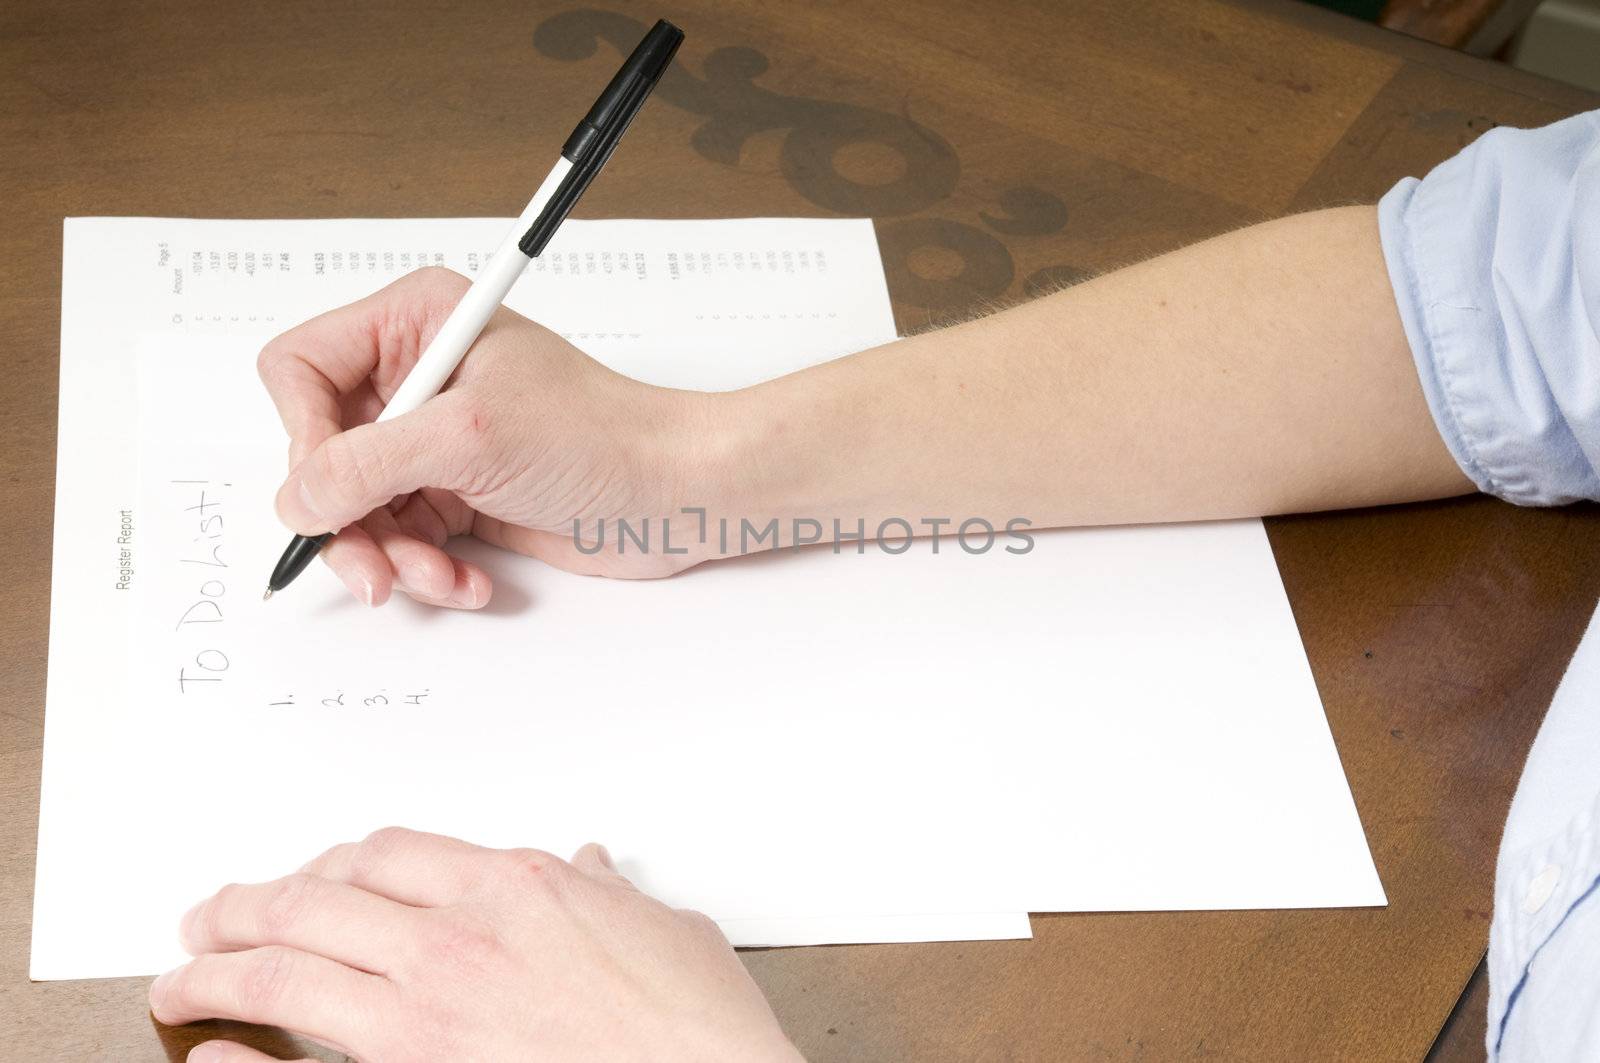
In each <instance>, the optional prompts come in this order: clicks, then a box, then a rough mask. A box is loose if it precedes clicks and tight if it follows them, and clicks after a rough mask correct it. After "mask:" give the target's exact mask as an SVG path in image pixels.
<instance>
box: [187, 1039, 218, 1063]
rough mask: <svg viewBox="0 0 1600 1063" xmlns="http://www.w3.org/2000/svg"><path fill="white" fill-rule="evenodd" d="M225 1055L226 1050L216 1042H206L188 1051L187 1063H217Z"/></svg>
mask: <svg viewBox="0 0 1600 1063" xmlns="http://www.w3.org/2000/svg"><path fill="white" fill-rule="evenodd" d="M226 1055H227V1049H226V1048H224V1047H222V1045H221V1044H219V1043H218V1042H216V1041H206V1042H204V1043H203V1044H198V1045H195V1046H194V1047H193V1048H191V1049H189V1059H188V1061H187V1063H219V1061H220V1060H222V1059H224V1058H225V1057H226Z"/></svg>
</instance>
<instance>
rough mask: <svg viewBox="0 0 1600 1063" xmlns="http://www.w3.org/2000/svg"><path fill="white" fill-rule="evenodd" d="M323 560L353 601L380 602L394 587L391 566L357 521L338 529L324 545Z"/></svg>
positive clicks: (386, 598)
mask: <svg viewBox="0 0 1600 1063" xmlns="http://www.w3.org/2000/svg"><path fill="white" fill-rule="evenodd" d="M320 556H321V557H322V560H323V563H324V564H326V565H327V566H328V567H329V568H331V569H332V570H333V572H334V575H336V576H338V577H339V579H340V581H341V582H342V583H343V584H344V585H345V587H347V588H348V589H349V591H350V593H351V594H353V595H355V597H356V601H358V602H361V603H363V604H364V605H382V604H383V603H384V602H386V601H388V600H389V593H390V591H391V590H392V589H393V587H394V569H393V567H392V566H391V565H390V564H389V559H388V557H387V556H385V554H384V552H383V550H382V549H381V548H380V547H379V546H378V544H377V543H375V542H373V540H372V536H371V535H369V534H367V530H366V529H365V528H363V527H362V526H361V525H359V524H351V525H349V526H348V527H345V528H343V529H341V530H340V532H339V534H337V535H335V536H334V537H333V538H332V539H331V540H329V541H328V543H327V544H326V545H325V546H323V548H322V552H321V555H320Z"/></svg>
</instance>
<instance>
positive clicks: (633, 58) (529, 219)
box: [262, 19, 683, 599]
mask: <svg viewBox="0 0 1600 1063" xmlns="http://www.w3.org/2000/svg"><path fill="white" fill-rule="evenodd" d="M682 42H683V31H682V30H680V29H678V27H676V26H674V25H673V24H672V23H670V22H668V21H666V20H665V19H662V20H661V21H658V22H657V23H656V24H655V26H654V27H652V28H651V30H650V32H649V33H647V34H645V36H644V39H643V40H642V41H640V42H639V45H638V47H636V48H635V49H634V50H633V54H631V55H630V56H628V58H627V61H625V62H624V63H623V64H622V68H621V69H620V70H618V71H617V73H616V76H615V77H613V78H612V79H611V83H610V84H608V85H607V86H606V88H605V91H604V92H602V93H601V94H600V98H599V99H598V100H596V101H595V104H594V106H593V107H591V108H589V113H588V114H587V115H585V116H584V119H583V121H581V122H579V123H578V126H577V128H576V129H574V130H573V131H572V135H571V136H569V137H568V138H567V141H566V143H565V144H563V145H562V146H561V158H559V159H557V160H556V164H555V167H554V168H553V169H551V171H550V173H549V174H548V175H547V176H546V177H545V179H544V181H543V183H541V184H540V185H539V190H538V191H537V192H535V193H534V194H533V198H532V199H531V200H529V201H528V205H527V207H526V208H524V210H523V211H522V214H521V216H520V217H518V218H517V222H516V224H515V225H514V226H513V227H512V229H511V232H510V234H509V235H507V236H506V238H505V240H503V241H502V242H501V244H500V248H499V250H497V251H496V252H495V253H494V257H492V258H491V259H489V262H488V264H487V266H486V267H485V268H484V271H483V272H482V273H481V274H479V275H478V277H477V279H476V280H474V281H473V282H472V287H470V288H468V289H467V293H466V295H464V296H462V298H461V302H459V303H457V304H456V306H455V309H453V310H452V311H450V316H449V317H447V318H446V319H445V322H444V325H443V326H441V327H440V329H439V333H438V335H436V336H434V338H433V342H432V343H430V344H429V345H428V349H427V350H425V351H424V352H423V353H422V356H421V357H420V358H419V359H418V360H417V364H416V365H414V366H412V368H411V372H409V373H407V374H406V378H405V380H403V381H402V382H401V384H400V387H399V388H398V389H397V390H396V391H395V393H394V397H393V398H391V399H390V400H389V403H388V405H386V406H384V408H383V412H382V413H380V414H379V415H378V420H380V421H388V420H392V419H393V418H395V417H399V416H401V415H402V414H406V413H410V412H411V411H412V410H415V409H416V408H417V407H418V406H421V405H422V404H423V403H424V402H427V401H428V400H429V399H431V398H432V397H433V396H435V395H437V394H438V393H439V389H440V388H442V387H443V386H444V383H445V381H447V380H449V379H450V374H451V373H453V372H455V370H456V366H458V365H460V364H461V360H462V359H463V358H465V357H466V354H467V351H468V350H469V349H470V348H471V347H472V344H473V343H474V342H476V341H477V339H478V334H479V333H481V332H482V331H483V328H484V326H485V325H487V324H488V323H489V318H490V317H492V316H493V315H494V312H495V310H497V309H498V308H499V306H500V303H501V301H502V300H504V299H505V297H506V294H507V293H508V292H510V291H511V286H512V285H513V284H515V283H516V282H517V278H518V277H520V276H522V271H523V270H524V269H526V268H527V265H528V263H529V262H531V261H533V259H535V258H537V257H538V255H539V253H540V252H541V251H543V250H544V247H545V245H546V244H548V243H549V242H550V238H551V237H552V236H554V235H555V232H556V229H557V228H558V227H560V225H561V222H562V221H563V220H564V219H565V218H566V216H567V214H568V213H569V212H570V211H571V210H572V208H573V205H574V204H576V203H577V202H578V197H580V196H582V195H583V191H584V189H586V188H588V187H589V182H590V181H593V180H594V178H595V175H596V174H598V173H599V172H600V169H601V167H603V166H605V164H606V160H607V159H609V158H611V153H612V151H614V150H615V149H616V146H617V141H618V140H620V139H621V138H622V134H623V133H624V132H626V131H627V128H628V124H629V123H630V122H632V121H633V117H634V115H636V114H638V113H639V108H640V107H642V106H643V105H644V101H645V99H646V97H648V96H649V95H650V90H651V89H653V88H655V85H656V82H657V81H658V80H660V78H661V75H662V73H663V72H665V70H666V69H667V65H668V64H669V63H671V62H672V56H673V54H674V53H675V52H676V51H677V50H678V45H679V44H681V43H682ZM332 535H333V533H332V532H328V533H325V534H323V535H311V536H304V535H297V536H295V537H294V539H293V541H292V542H290V543H289V547H288V549H286V550H285V551H284V552H283V556H282V557H281V558H279V559H278V564H277V565H276V566H275V567H274V568H273V570H272V575H271V577H270V578H269V579H268V580H267V592H266V594H264V595H262V598H263V599H266V598H271V597H272V595H273V593H274V592H275V591H280V590H282V589H283V588H285V587H287V586H288V585H289V584H290V583H292V582H294V579H295V577H296V576H298V575H300V573H301V572H302V571H303V570H304V569H305V567H306V566H307V565H308V564H310V563H311V559H312V558H314V557H316V556H317V552H318V551H319V550H321V549H322V544H323V543H325V542H327V541H328V540H329V539H330V538H332Z"/></svg>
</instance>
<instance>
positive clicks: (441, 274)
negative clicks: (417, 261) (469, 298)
mask: <svg viewBox="0 0 1600 1063" xmlns="http://www.w3.org/2000/svg"><path fill="white" fill-rule="evenodd" d="M411 276H412V277H414V278H415V283H417V284H418V285H420V286H422V287H423V288H426V289H428V290H430V291H436V292H438V293H440V294H441V295H449V296H459V295H460V294H461V293H462V292H465V291H466V290H467V289H468V288H470V287H471V286H472V282H471V281H469V280H467V278H466V277H464V276H462V275H461V274H459V273H457V272H456V271H455V270H453V269H450V268H449V267H447V266H423V267H422V268H421V269H419V270H417V271H415V272H414V273H412V274H411Z"/></svg>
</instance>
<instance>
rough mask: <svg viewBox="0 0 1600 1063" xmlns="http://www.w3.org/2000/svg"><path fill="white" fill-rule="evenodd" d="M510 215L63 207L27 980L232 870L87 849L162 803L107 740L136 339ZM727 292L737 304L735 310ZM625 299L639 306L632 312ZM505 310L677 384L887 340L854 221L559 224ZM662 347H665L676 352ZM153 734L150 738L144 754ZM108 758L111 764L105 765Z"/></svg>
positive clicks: (137, 542) (308, 304) (378, 275)
mask: <svg viewBox="0 0 1600 1063" xmlns="http://www.w3.org/2000/svg"><path fill="white" fill-rule="evenodd" d="M507 224H509V223H508V222H507V221H505V220H503V219H493V218H490V219H473V218H466V219H462V218H451V219H408V220H403V221H397V220H356V221H201V220H193V219H163V218H70V219H67V221H66V223H65V226H64V248H63V252H64V253H63V267H62V329H61V398H60V422H59V424H60V435H59V453H58V459H57V483H56V525H55V528H56V531H55V551H54V564H53V591H52V598H51V637H50V668H49V680H48V691H47V704H48V706H49V708H48V711H47V714H46V724H45V730H46V746H47V752H46V758H45V764H44V779H43V783H42V786H41V794H40V832H39V852H38V858H37V864H36V883H35V886H36V888H35V906H34V907H35V918H34V948H33V953H32V963H31V973H32V975H33V977H34V978H37V979H46V978H76V977H102V976H114V975H123V974H137V973H149V972H152V971H154V970H157V969H159V968H161V967H163V966H170V963H171V962H176V960H177V959H178V958H180V957H178V955H177V952H176V943H175V941H174V940H173V932H172V927H173V926H174V925H175V924H174V923H173V921H172V918H171V912H172V911H173V910H175V909H176V908H181V907H182V905H183V903H184V902H183V901H181V899H180V898H181V897H182V896H188V895H191V894H193V893H194V890H195V889H196V888H198V889H200V890H201V891H202V892H209V891H210V890H211V889H213V888H214V886H215V885H216V883H217V882H220V881H222V879H220V878H218V877H217V875H219V874H221V872H220V871H219V872H217V873H216V874H207V873H206V872H205V871H204V870H203V869H202V870H200V871H199V872H197V873H192V874H191V873H188V872H187V871H186V869H185V868H184V867H182V866H177V867H174V868H173V869H172V872H171V874H169V875H168V876H166V877H165V878H164V879H160V880H151V879H140V878H138V877H137V876H135V875H133V874H132V872H130V871H129V870H128V869H129V868H138V869H140V870H141V871H142V870H144V869H146V868H148V867H150V866H152V865H151V864H150V863H149V862H147V861H146V860H145V859H144V857H143V856H141V855H130V853H129V852H128V851H124V850H121V849H118V848H117V847H116V846H115V845H111V847H110V848H108V849H96V848H95V847H96V846H98V845H100V844H101V843H102V842H107V843H108V844H109V839H110V838H111V836H112V835H113V834H114V833H116V832H118V831H127V832H131V833H132V834H135V835H138V836H141V837H143V836H147V835H148V834H149V833H150V832H149V830H148V828H146V827H144V826H143V825H142V823H141V822H140V821H141V817H142V816H143V812H142V811H141V810H142V809H147V808H149V807H151V806H150V805H149V804H148V803H146V802H144V801H143V800H142V799H141V796H140V795H141V794H143V793H148V792H150V787H151V786H152V785H153V784H154V783H155V782H157V781H159V775H158V773H159V771H160V770H161V768H160V765H159V764H157V763H153V762H150V763H143V764H141V763H138V762H136V761H134V760H131V759H129V758H130V757H131V756H132V754H131V753H130V750H131V749H133V748H135V747H125V748H124V749H122V750H121V751H120V753H121V754H123V755H120V756H119V755H118V751H117V750H115V749H111V748H110V747H108V745H107V744H106V742H105V741H104V740H103V735H104V734H105V733H107V731H106V728H107V726H108V724H109V721H111V720H112V719H114V718H115V717H117V716H118V715H119V714H123V713H127V714H128V715H129V716H130V717H131V718H133V719H137V718H138V717H139V714H140V709H139V707H138V706H137V705H136V704H134V703H133V702H132V701H130V700H129V699H128V696H127V695H128V680H129V675H130V671H129V669H130V664H129V661H130V649H129V634H130V631H131V624H132V604H131V600H132V598H133V597H134V594H135V590H134V588H136V587H140V586H142V584H143V580H142V578H141V577H140V575H139V572H138V569H137V567H136V565H135V562H134V557H135V555H136V554H139V553H141V552H142V551H141V550H140V547H141V546H142V544H143V541H144V535H143V534H142V529H141V527H140V525H139V523H138V522H137V521H136V520H135V519H134V511H135V507H136V486H135V483H136V478H135V445H134V444H135V440H134V431H135V428H134V422H135V409H136V403H135V380H134V352H135V345H136V342H137V338H138V337H139V336H141V335H149V334H159V335H164V336H167V337H171V338H175V339H179V338H182V337H195V336H201V337H219V338H221V337H235V336H250V335H270V334H272V333H275V332H278V331H282V330H283V329H284V328H287V327H289V326H291V325H293V324H295V323H297V322H299V321H301V320H304V319H305V318H308V317H311V316H313V315H314V314H317V313H320V312H322V311H324V310H329V309H332V308H334V307H336V306H339V305H342V304H344V303H347V302H350V301H351V300H353V299H357V298H360V297H361V296H363V295H366V294H368V293H369V292H371V291H373V290H375V289H377V288H379V287H381V286H382V285H383V284H385V283H387V282H388V281H390V280H393V279H395V278H397V277H398V276H400V275H402V274H403V273H405V272H408V271H410V270H412V269H415V268H418V267H420V266H423V265H445V266H449V267H451V268H454V269H456V270H458V271H460V272H463V273H468V274H470V273H472V272H474V271H475V270H476V269H477V268H478V267H479V266H481V264H482V263H483V261H484V260H485V259H486V257H487V255H488V253H489V250H490V249H492V248H493V247H494V246H495V244H496V243H497V242H498V240H499V238H500V237H501V236H502V235H503V234H504V231H505V227H506V225H507ZM624 264H625V265H626V268H624ZM730 294H733V295H736V296H737V305H738V306H739V308H740V309H741V311H742V313H741V314H739V315H735V314H732V313H730V312H727V309H728V307H729V305H730V304H729V302H728V301H727V296H728V295H730ZM623 302H626V304H627V306H628V307H629V309H628V310H626V311H623V312H622V314H620V315H619V312H618V305H619V304H620V303H623ZM508 304H509V305H511V306H512V307H513V308H514V309H517V310H519V311H521V312H523V313H526V314H529V315H531V316H535V317H537V318H538V319H539V320H540V321H542V322H543V323H545V324H546V325H548V326H550V327H552V328H554V329H556V330H557V331H560V332H562V333H563V334H564V335H567V336H568V337H569V338H570V339H571V340H572V341H573V342H574V343H576V344H578V345H579V346H581V347H583V348H584V349H585V350H587V351H589V353H591V354H593V355H595V356H596V357H600V358H602V360H605V361H606V362H607V363H608V364H610V365H612V366H613V367H614V368H617V369H618V370H619V371H623V372H629V373H631V374H632V375H635V376H638V377H640V378H642V379H650V380H655V381H657V382H660V383H665V384H674V385H678V386H685V387H688V386H697V382H698V386H706V387H714V386H716V382H715V381H706V380H704V379H703V378H697V376H696V374H697V373H701V372H702V370H703V368H704V367H705V366H706V365H712V364H714V365H716V366H718V367H719V371H720V373H721V374H722V376H721V378H720V379H721V382H722V384H723V385H724V386H728V387H733V386H738V385H740V384H743V383H748V382H752V381H754V380H758V379H762V378H764V377H766V376H770V375H775V374H779V373H782V372H784V371H787V370H789V369H792V368H795V367H798V366H802V365H805V364H810V363H811V362H814V361H820V360H824V359H826V358H828V357H832V356H836V355H839V354H844V353H848V352H849V351H851V350H856V349H860V348H862V347H866V346H871V345H874V344H877V343H881V342H886V341H888V340H891V339H893V338H894V322H893V316H892V314H891V313H890V310H889V302H888V295H887V291H886V290H885V288H884V285H883V276H882V267H881V264H880V262H879V258H878V250H877V242H876V239H875V237H874V235H873V232H872V228H871V225H870V223H868V222H863V221H838V220H826V221H809V220H801V219H740V220H719V221H695V222H676V221H595V222H589V221H569V222H568V223H567V224H566V225H565V226H563V228H562V231H561V233H560V234H559V235H558V237H557V239H556V240H555V241H554V242H553V243H552V245H551V247H550V248H549V249H547V251H546V254H545V255H544V256H543V260H542V262H541V263H538V264H536V266H535V267H533V268H531V269H530V272H529V274H528V276H526V277H524V279H523V281H522V283H521V284H519V285H518V287H517V288H516V289H515V290H514V291H513V292H512V294H511V297H510V298H509V299H508ZM774 322H777V324H778V327H774V325H773V323H774ZM624 324H629V325H630V328H628V329H624V328H622V327H621V326H622V325H624ZM641 329H642V330H644V331H640V330H641ZM669 349H670V350H671V351H672V352H674V353H673V356H672V357H670V358H668V357H664V356H663V353H662V352H664V351H667V350H669ZM674 374H677V375H674ZM124 522H126V523H124ZM118 540H127V542H119V541H118ZM85 559H99V563H98V564H96V563H95V561H93V560H85ZM152 740H153V739H152V737H151V736H148V735H146V736H145V737H144V738H143V739H142V741H141V744H140V746H139V747H137V748H140V749H142V748H143V747H144V745H147V744H148V743H149V742H151V741H152ZM100 758H104V760H105V762H106V764H107V765H108V767H107V769H106V772H107V773H105V774H101V772H100V769H99V768H97V767H94V766H93V765H95V764H97V763H99V761H100ZM124 786H125V787H127V789H118V787H124ZM307 844H310V843H309V842H308V843H307ZM301 859H302V857H298V856H297V857H295V858H294V861H295V862H296V863H298V862H299V861H300V860H301ZM180 863H181V862H180ZM108 868H113V869H114V870H112V871H110V872H109V874H110V876H111V877H112V878H114V879H115V881H117V882H118V884H119V890H121V894H122V895H123V896H125V897H127V900H126V901H125V902H124V903H125V905H126V909H127V910H128V911H138V912H146V913H154V912H159V913H160V914H159V916H154V915H152V916H148V917H147V918H146V919H145V920H144V922H143V923H137V922H132V921H124V920H123V919H122V917H121V915H119V916H117V917H114V918H102V919H99V920H98V921H96V913H97V911H98V909H99V906H100V905H101V904H102V903H103V902H104V901H105V900H107V899H108V898H110V897H112V896H113V891H110V890H108V889H106V888H105V887H104V883H105V882H106V881H107V877H108V872H107V869H108ZM282 870H283V868H282V867H278V868H275V869H267V868H265V867H263V869H262V870H261V871H260V872H259V874H260V875H277V874H280V873H282ZM234 877H236V878H237V877H240V876H237V875H236V876H234ZM129 891H132V894H133V895H130V894H129ZM1029 932H1030V931H1029V926H1028V919H1027V916H1026V914H1025V913H1018V912H1010V913H999V914H995V913H977V914H970V913H954V914H945V915H917V916H906V915H901V914H890V915H871V914H856V915H852V916H850V917H848V918H845V917H841V918H830V919H822V918H817V917H808V918H805V919H801V920H792V921H791V920H786V919H785V918H784V917H782V916H769V917H766V918H763V919H760V920H748V921H741V923H740V924H739V925H738V926H733V927H730V930H729V933H730V936H732V937H733V938H734V940H736V941H738V942H740V943H741V944H752V945H756V944H760V945H766V944H811V943H822V942H827V941H835V942H854V941H901V940H969V939H980V938H1003V937H1027V936H1029Z"/></svg>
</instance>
